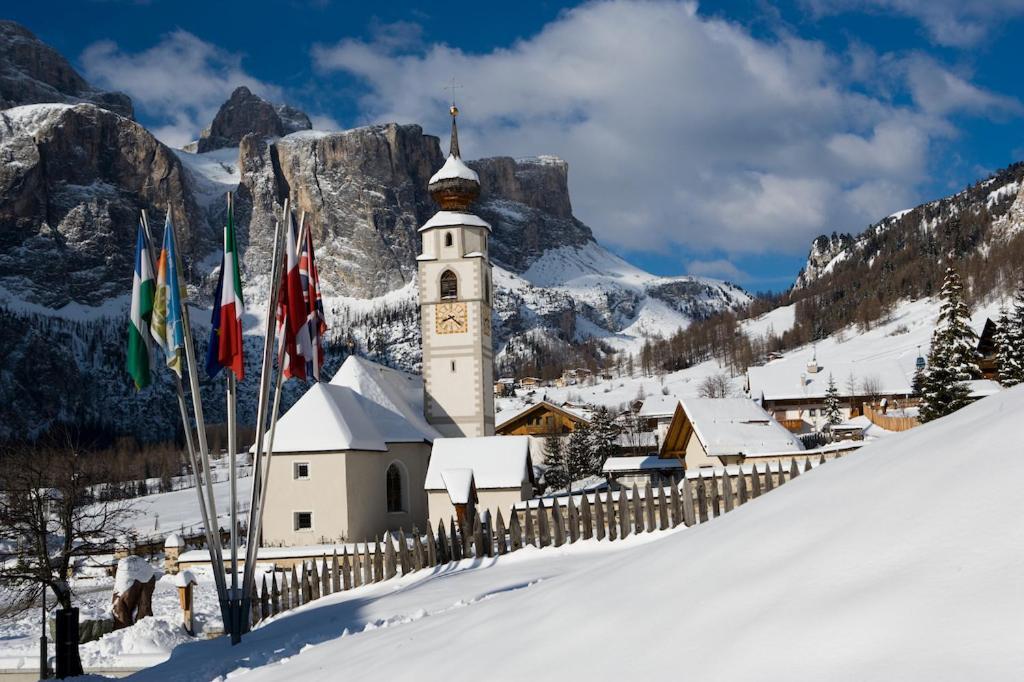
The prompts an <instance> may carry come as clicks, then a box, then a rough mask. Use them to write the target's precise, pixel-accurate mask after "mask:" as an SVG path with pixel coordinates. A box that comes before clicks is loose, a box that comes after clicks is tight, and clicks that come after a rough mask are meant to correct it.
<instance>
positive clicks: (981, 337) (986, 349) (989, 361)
mask: <svg viewBox="0 0 1024 682" xmlns="http://www.w3.org/2000/svg"><path fill="white" fill-rule="evenodd" d="M996 350H997V349H996V323H995V322H993V321H992V320H991V319H987V318H986V320H985V326H984V327H983V328H982V330H981V333H980V334H978V367H979V368H980V369H981V376H982V378H984V379H995V378H997V377H998V376H999V360H998V358H997V357H996Z"/></svg>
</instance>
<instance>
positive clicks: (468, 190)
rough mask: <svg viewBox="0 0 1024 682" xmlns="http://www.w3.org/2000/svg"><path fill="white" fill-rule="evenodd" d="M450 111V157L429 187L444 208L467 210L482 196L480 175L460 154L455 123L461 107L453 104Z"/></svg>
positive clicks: (432, 178)
mask: <svg viewBox="0 0 1024 682" xmlns="http://www.w3.org/2000/svg"><path fill="white" fill-rule="evenodd" d="M448 111H449V113H451V115H452V142H451V147H450V148H449V152H448V159H447V160H446V161H445V162H444V165H443V166H441V170H439V171H437V172H436V173H434V175H433V177H431V178H430V184H428V185H427V189H428V190H429V191H430V196H432V197H433V198H434V201H436V202H437V203H438V204H440V205H441V209H442V210H445V211H461V212H465V211H466V210H467V209H468V208H469V205H470V204H471V203H473V201H474V200H475V199H476V198H477V197H478V196H480V177H479V176H478V175H477V174H476V171H474V170H473V169H472V168H470V167H469V166H467V165H466V164H465V163H464V162H463V161H462V157H461V156H460V155H459V131H458V128H457V127H456V125H455V117H456V116H458V115H459V108H458V107H457V106H455V105H454V104H452V106H451V109H449V110H448Z"/></svg>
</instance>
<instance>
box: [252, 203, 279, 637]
mask: <svg viewBox="0 0 1024 682" xmlns="http://www.w3.org/2000/svg"><path fill="white" fill-rule="evenodd" d="M284 214H285V216H286V217H287V215H288V200H287V199H285V201H284ZM282 225H283V226H284V228H283V229H282ZM288 225H289V223H288V221H287V220H282V221H279V222H278V223H277V224H276V225H275V226H274V250H273V252H272V253H273V255H272V257H271V261H270V298H269V299H268V301H267V324H266V329H265V335H264V339H263V366H262V370H261V373H260V389H259V391H260V392H259V403H258V405H257V408H256V455H255V459H254V460H253V467H252V481H253V483H252V493H251V495H250V504H249V528H248V533H247V536H246V544H245V566H244V567H243V579H242V613H246V612H247V610H248V607H249V602H250V599H251V594H252V586H253V582H254V581H255V579H256V555H257V552H258V551H259V531H258V529H257V528H256V525H255V524H253V518H254V517H255V516H256V515H257V509H258V508H259V507H261V506H262V504H263V497H262V494H261V493H262V490H261V489H260V488H261V487H260V481H261V480H262V476H261V472H262V471H263V467H264V463H263V451H264V448H265V443H264V437H263V435H264V427H265V426H266V422H267V402H268V401H269V398H270V396H269V391H268V389H269V383H270V377H271V373H272V372H273V357H274V356H273V349H274V336H275V334H274V330H275V327H276V321H277V306H278V296H279V293H280V288H281V264H280V263H279V262H278V261H279V260H280V256H281V251H282V249H281V243H282V239H281V237H282V235H283V234H285V231H286V230H288V229H290V228H289V226H288ZM279 371H280V370H279ZM267 466H269V462H267ZM248 624H249V622H248V620H246V621H244V622H243V630H245V631H246V632H248V630H249V627H248Z"/></svg>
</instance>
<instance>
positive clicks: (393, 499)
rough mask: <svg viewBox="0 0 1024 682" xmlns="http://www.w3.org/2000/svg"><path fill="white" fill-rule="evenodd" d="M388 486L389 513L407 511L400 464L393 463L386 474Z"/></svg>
mask: <svg viewBox="0 0 1024 682" xmlns="http://www.w3.org/2000/svg"><path fill="white" fill-rule="evenodd" d="M385 478H386V484H387V499H388V512H389V513H391V512H403V511H405V499H404V492H403V490H402V485H403V482H402V479H403V476H402V469H401V467H400V466H399V464H398V462H392V463H391V466H389V467H388V471H387V473H386V474H385Z"/></svg>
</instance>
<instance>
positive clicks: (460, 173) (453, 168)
mask: <svg viewBox="0 0 1024 682" xmlns="http://www.w3.org/2000/svg"><path fill="white" fill-rule="evenodd" d="M455 178H459V179H461V180H470V181H472V182H476V183H479V182H480V176H479V175H477V174H476V171H475V170H473V169H472V168H470V167H469V166H467V165H466V164H465V162H464V161H463V160H462V159H460V158H459V157H457V156H455V155H454V154H449V155H448V160H447V161H445V162H444V165H443V166H441V169H440V170H438V171H437V172H436V173H434V174H433V175H432V176H430V182H428V183H427V184H428V185H433V184H434V183H435V182H437V181H439V180H453V179H455Z"/></svg>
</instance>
